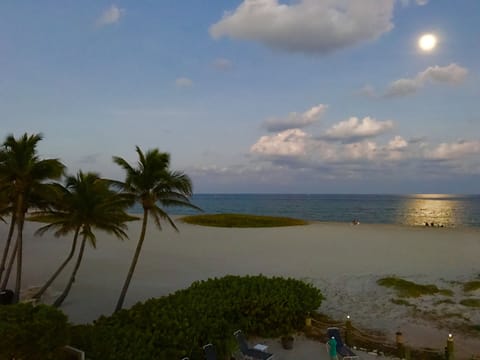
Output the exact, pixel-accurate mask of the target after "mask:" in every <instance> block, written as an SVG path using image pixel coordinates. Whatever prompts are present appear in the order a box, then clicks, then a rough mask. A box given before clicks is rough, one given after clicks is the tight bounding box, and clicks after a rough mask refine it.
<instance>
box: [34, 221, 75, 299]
mask: <svg viewBox="0 0 480 360" xmlns="http://www.w3.org/2000/svg"><path fill="white" fill-rule="evenodd" d="M79 232H80V227H77V229H76V230H75V235H74V236H73V242H72V248H71V249H70V253H69V254H68V256H67V258H66V259H65V261H64V262H63V263H62V265H60V267H59V268H58V269H57V271H55V273H54V274H53V275H52V276H51V277H50V279H48V281H47V282H46V283H45V285H43V286H42V288H41V289H40V290H38V292H37V293H36V294H35V295H33V297H34V298H35V299H40V297H41V296H42V295H43V293H44V292H45V291H46V290H47V289H48V288H49V287H50V285H52V283H53V282H54V281H55V279H56V278H57V276H58V275H60V273H61V272H62V271H63V269H64V268H65V266H67V264H68V263H69V262H70V260H72V257H73V254H74V253H75V249H76V248H77V239H78V234H79Z"/></svg>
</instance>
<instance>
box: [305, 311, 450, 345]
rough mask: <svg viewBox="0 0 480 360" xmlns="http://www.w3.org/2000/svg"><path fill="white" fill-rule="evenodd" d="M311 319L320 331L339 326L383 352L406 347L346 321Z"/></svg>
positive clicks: (324, 331) (316, 329)
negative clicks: (347, 323) (389, 341)
mask: <svg viewBox="0 0 480 360" xmlns="http://www.w3.org/2000/svg"><path fill="white" fill-rule="evenodd" d="M310 320H311V326H310V327H311V328H312V329H313V330H314V331H316V332H318V333H324V334H326V329H328V328H329V327H338V328H339V329H340V330H342V331H343V332H344V333H345V334H347V333H348V336H349V337H350V339H354V341H359V342H363V343H366V344H371V345H374V346H378V347H381V348H382V351H383V352H385V351H387V352H391V353H393V354H396V353H397V352H398V351H399V347H400V346H401V347H404V344H402V343H398V344H392V343H388V342H387V341H388V339H387V337H386V336H385V335H380V334H372V333H368V332H367V331H365V330H361V329H359V328H357V327H354V326H352V325H351V323H350V324H349V325H348V326H346V323H344V322H324V321H320V320H317V319H313V318H311V319H310ZM347 328H348V329H347ZM405 349H406V348H405ZM408 351H410V349H408ZM415 351H419V352H421V353H429V354H441V353H442V352H443V351H441V350H439V349H432V348H417V349H415Z"/></svg>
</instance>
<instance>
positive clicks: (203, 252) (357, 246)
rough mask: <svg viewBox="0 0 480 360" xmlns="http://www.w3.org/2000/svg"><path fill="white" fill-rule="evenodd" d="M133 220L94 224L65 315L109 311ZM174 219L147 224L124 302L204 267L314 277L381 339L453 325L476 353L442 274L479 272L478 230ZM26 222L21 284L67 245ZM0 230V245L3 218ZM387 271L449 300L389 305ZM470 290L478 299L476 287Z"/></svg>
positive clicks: (410, 339) (339, 312)
mask: <svg viewBox="0 0 480 360" xmlns="http://www.w3.org/2000/svg"><path fill="white" fill-rule="evenodd" d="M140 225H141V224H140V222H136V223H134V224H132V225H131V226H130V233H131V239H130V240H129V241H124V242H122V241H119V240H116V239H114V238H112V237H110V236H106V235H104V234H103V233H98V235H97V236H98V239H97V249H96V250H95V249H93V248H91V247H88V248H87V249H86V253H85V258H84V261H83V263H82V266H81V268H80V271H79V273H78V276H77V281H76V282H75V284H74V286H73V288H72V291H71V293H70V296H69V297H68V298H67V300H66V301H65V303H64V306H63V310H64V311H65V312H66V313H67V314H68V316H69V317H70V319H71V320H72V321H74V322H89V321H91V320H94V319H96V318H97V317H98V316H99V315H100V314H106V315H108V314H111V312H112V311H113V309H114V306H115V303H116V300H117V297H118V294H119V292H120V288H121V286H122V284H123V280H124V278H125V276H126V273H127V270H128V267H129V264H130V260H131V256H132V255H133V251H134V248H135V246H136V241H137V239H138V235H139V228H140ZM177 225H178V226H179V229H180V232H179V233H176V232H175V231H173V230H172V229H170V228H169V227H167V226H165V228H164V230H163V231H162V232H158V231H156V230H155V229H154V228H153V227H150V228H149V229H148V232H147V238H146V240H145V243H144V248H143V253H142V255H141V258H140V261H139V263H138V265H137V269H136V273H135V275H134V277H133V281H132V283H131V286H130V289H129V292H128V295H127V299H126V303H125V306H126V307H128V306H130V305H132V304H134V303H135V302H137V301H141V300H145V299H148V298H151V297H158V296H162V295H165V294H168V293H171V292H173V291H175V290H177V289H181V288H185V287H187V286H189V285H190V284H191V283H192V282H193V281H195V280H201V279H207V278H210V277H214V276H217V277H219V276H222V275H226V274H238V275H243V274H259V273H262V274H265V275H280V276H290V277H295V278H299V279H305V280H307V281H310V282H312V283H313V284H314V285H316V286H318V287H319V288H320V289H321V290H322V292H323V293H324V295H325V296H326V300H325V301H324V303H323V304H322V307H321V308H320V311H322V312H324V313H326V314H328V315H331V316H333V317H335V318H337V319H342V318H344V316H345V315H346V314H350V316H351V317H352V320H353V324H354V325H355V326H360V327H368V328H373V329H379V330H384V331H386V332H387V334H388V335H389V337H390V338H391V339H393V337H394V333H395V331H397V330H401V331H403V332H404V337H405V340H406V343H407V344H409V345H415V346H429V347H433V348H438V349H443V347H444V346H445V340H446V337H447V334H448V333H449V332H451V331H453V332H454V335H455V343H456V347H457V349H458V352H457V353H461V354H463V353H470V354H472V353H478V354H480V341H479V340H478V339H473V338H466V337H463V336H460V335H457V333H456V332H455V330H456V329H457V328H458V323H461V322H465V321H466V320H465V319H470V321H471V322H470V323H471V324H472V325H473V324H480V311H479V310H475V309H473V310H472V309H471V308H467V307H465V306H462V305H459V304H458V301H459V300H460V299H463V298H465V297H467V295H465V294H463V293H462V290H461V285H459V284H457V283H452V282H458V281H468V280H472V279H474V278H475V277H476V276H478V274H479V272H480V271H479V268H478V264H479V256H480V231H478V230H473V229H447V228H424V227H418V228H414V227H401V226H393V225H366V224H361V225H358V226H353V225H350V224H334V223H314V224H311V225H308V226H301V227H288V228H270V229H227V228H210V227H202V226H193V225H187V224H183V223H180V222H178V223H177ZM36 227H37V225H36V224H28V225H27V227H26V230H25V246H24V250H25V253H24V264H25V267H24V282H23V285H24V288H28V287H34V286H38V285H41V284H42V283H43V282H44V281H45V280H46V279H47V278H48V276H49V275H50V274H51V273H52V271H53V270H54V269H55V268H56V267H57V266H58V265H59V264H60V262H61V261H62V259H63V258H64V257H65V256H66V255H67V253H68V251H69V248H70V244H71V238H59V239H57V238H54V237H53V235H44V236H43V237H34V236H33V230H34V229H35V228H36ZM0 229H1V230H0V231H1V232H0V234H2V235H3V236H1V238H2V239H1V240H0V246H1V248H3V244H4V237H5V236H6V233H7V226H6V225H2V228H0ZM72 266H73V264H72ZM68 269H69V270H68V271H67V272H66V273H65V275H64V276H62V277H61V278H59V279H58V280H57V281H56V282H55V283H54V285H53V286H52V289H51V291H50V295H55V293H59V292H60V291H61V290H62V289H63V286H64V284H65V281H66V279H67V273H69V272H70V269H71V267H69V268H68ZM388 275H397V276H400V277H403V278H406V279H409V280H413V281H416V282H419V283H434V284H436V285H438V286H439V287H442V288H448V289H451V290H453V291H455V296H454V297H453V298H452V300H454V301H455V302H456V304H453V305H452V304H442V305H435V304H434V303H435V301H438V300H440V299H443V298H444V297H442V296H435V297H422V298H421V299H419V300H410V299H408V301H410V302H411V303H413V304H416V306H417V311H414V310H413V307H407V306H402V305H395V304H393V303H391V301H390V300H391V299H392V298H395V297H396V296H395V294H394V293H393V292H392V291H391V290H388V289H384V288H382V287H379V286H378V285H376V280H377V279H379V278H380V277H383V276H388ZM472 295H476V297H477V298H480V293H479V292H477V293H476V294H472ZM47 302H48V299H47ZM419 310H424V311H426V312H427V314H426V315H425V314H424V313H421V312H420V311H419ZM445 314H450V317H448V318H447V317H446V316H445ZM452 314H453V315H452ZM428 316H430V317H432V318H435V320H431V319H430V320H429V319H428V318H427V317H428ZM459 316H463V317H464V318H465V319H460V318H459ZM439 318H441V319H440V320H439ZM439 326H443V327H442V328H440V329H439V328H438V327H439ZM457 358H458V357H457Z"/></svg>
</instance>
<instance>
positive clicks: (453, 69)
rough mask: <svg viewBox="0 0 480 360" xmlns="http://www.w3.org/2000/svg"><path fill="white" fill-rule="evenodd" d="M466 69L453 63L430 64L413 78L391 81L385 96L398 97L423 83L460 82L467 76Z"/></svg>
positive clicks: (412, 91) (413, 91) (416, 88)
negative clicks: (443, 64) (445, 64)
mask: <svg viewBox="0 0 480 360" xmlns="http://www.w3.org/2000/svg"><path fill="white" fill-rule="evenodd" d="M467 74H468V69H466V68H464V67H461V66H459V65H457V64H455V63H453V64H450V65H448V66H443V67H441V66H431V67H429V68H427V69H426V70H424V71H422V72H419V73H418V74H417V75H416V76H415V77H414V78H406V79H399V80H395V81H393V82H392V83H391V84H390V86H389V87H388V89H387V91H386V93H385V96H386V97H400V96H406V95H409V94H413V93H415V92H417V91H418V90H419V89H420V88H422V87H423V86H425V84H427V83H429V82H431V83H445V84H460V83H462V82H463V81H464V80H465V78H466V77H467Z"/></svg>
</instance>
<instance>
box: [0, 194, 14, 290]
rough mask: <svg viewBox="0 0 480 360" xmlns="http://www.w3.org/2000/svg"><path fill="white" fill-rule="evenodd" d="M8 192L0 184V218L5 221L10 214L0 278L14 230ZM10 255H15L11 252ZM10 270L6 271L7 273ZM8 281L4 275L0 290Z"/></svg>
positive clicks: (11, 206)
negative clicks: (4, 279) (3, 282)
mask: <svg viewBox="0 0 480 360" xmlns="http://www.w3.org/2000/svg"><path fill="white" fill-rule="evenodd" d="M9 194H10V192H9V191H8V186H5V185H3V186H2V185H0V220H1V221H4V222H6V221H5V219H4V217H5V216H10V225H9V228H8V235H7V241H6V242H5V248H4V249H3V254H2V260H1V262H0V280H1V279H2V276H3V272H4V271H5V263H6V262H7V258H8V252H9V250H10V244H11V242H12V237H13V231H14V230H15V212H14V211H13V209H14V206H13V204H12V202H11V199H10V198H11V196H9ZM11 256H15V255H14V254H13V253H12V254H11ZM9 273H10V272H8V274H9ZM7 282H8V276H7V277H6V281H5V286H3V285H2V286H1V287H0V290H5V288H6V286H7V285H6V284H7Z"/></svg>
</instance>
